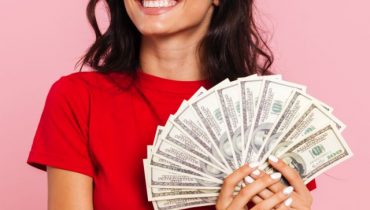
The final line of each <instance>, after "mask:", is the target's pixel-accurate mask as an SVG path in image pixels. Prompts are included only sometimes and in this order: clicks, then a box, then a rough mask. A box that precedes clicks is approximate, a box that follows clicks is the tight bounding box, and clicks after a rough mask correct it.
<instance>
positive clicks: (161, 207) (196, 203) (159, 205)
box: [153, 197, 217, 210]
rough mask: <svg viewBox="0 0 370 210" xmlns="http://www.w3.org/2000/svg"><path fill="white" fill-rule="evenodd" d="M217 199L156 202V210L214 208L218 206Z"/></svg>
mask: <svg viewBox="0 0 370 210" xmlns="http://www.w3.org/2000/svg"><path fill="white" fill-rule="evenodd" d="M216 200H217V197H207V198H178V199H171V200H163V201H154V202H153V206H154V209H155V210H174V209H188V208H195V207H201V206H212V205H215V204H216Z"/></svg>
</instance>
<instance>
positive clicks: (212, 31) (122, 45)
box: [75, 0, 273, 84]
mask: <svg viewBox="0 0 370 210" xmlns="http://www.w3.org/2000/svg"><path fill="white" fill-rule="evenodd" d="M98 2H99V0H90V1H89V3H88V6H87V10H86V14H87V18H88V21H89V23H90V25H91V26H92V28H93V29H94V32H95V36H96V40H95V42H94V43H93V44H92V45H91V46H90V47H89V48H88V50H87V52H86V54H85V55H83V56H82V57H81V58H80V59H79V60H78V62H77V63H76V65H75V67H76V66H78V64H79V63H80V62H82V64H81V68H80V71H81V69H82V67H83V66H84V65H88V66H90V67H92V68H93V69H95V70H97V71H99V72H103V73H106V72H111V71H119V72H127V73H135V72H136V70H137V68H138V67H139V50H140V40H141V38H140V37H141V34H140V32H139V31H138V30H137V29H136V27H135V25H134V24H133V23H132V21H131V19H130V18H129V16H128V14H127V12H126V9H125V5H124V2H123V0H104V3H106V5H107V10H108V13H109V17H110V24H109V27H108V29H107V30H106V32H105V33H104V34H102V33H101V31H100V30H99V27H98V24H97V20H96V16H95V8H96V5H97V3H98ZM254 10H255V5H254V1H253V0H221V2H220V4H219V6H215V8H214V13H213V16H212V19H211V23H210V26H209V29H208V32H207V34H206V35H205V37H204V38H203V39H202V40H201V42H200V44H199V46H198V50H201V53H200V55H201V61H202V68H203V70H204V71H206V72H207V74H208V80H209V81H210V82H211V83H212V84H216V83H218V82H220V81H222V80H223V79H225V78H229V79H230V80H234V79H236V78H238V77H243V76H248V75H251V74H256V73H257V74H259V75H264V74H270V70H269V68H270V67H271V65H272V62H273V54H272V51H271V50H270V48H269V47H268V46H267V43H266V41H265V40H263V38H262V36H261V34H260V31H259V30H260V29H259V28H258V27H257V26H256V23H255V17H254Z"/></svg>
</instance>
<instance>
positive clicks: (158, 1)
mask: <svg viewBox="0 0 370 210" xmlns="http://www.w3.org/2000/svg"><path fill="white" fill-rule="evenodd" d="M181 1H182V0H136V2H137V3H138V5H139V8H140V10H141V11H142V12H143V13H144V14H146V15H161V14H164V13H166V12H168V11H170V10H172V9H173V8H175V7H176V6H177V5H178V4H179V3H180V2H181Z"/></svg>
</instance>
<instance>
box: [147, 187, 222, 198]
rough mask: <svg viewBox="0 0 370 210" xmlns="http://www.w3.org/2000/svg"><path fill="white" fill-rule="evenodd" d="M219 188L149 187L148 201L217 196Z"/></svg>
mask: <svg viewBox="0 0 370 210" xmlns="http://www.w3.org/2000/svg"><path fill="white" fill-rule="evenodd" d="M220 191H221V189H171V188H155V187H152V188H151V194H150V197H149V199H148V200H149V201H159V200H169V199H178V198H204V197H215V196H218V195H219V193H220Z"/></svg>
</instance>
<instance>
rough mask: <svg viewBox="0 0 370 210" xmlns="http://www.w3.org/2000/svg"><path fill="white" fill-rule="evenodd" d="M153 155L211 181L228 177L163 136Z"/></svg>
mask: <svg viewBox="0 0 370 210" xmlns="http://www.w3.org/2000/svg"><path fill="white" fill-rule="evenodd" d="M153 154H156V155H158V156H160V157H162V158H164V159H166V160H168V161H171V162H173V163H176V164H178V165H181V166H182V168H184V169H187V170H191V171H194V172H195V173H199V174H201V175H202V176H204V177H208V178H209V179H211V180H213V179H219V180H223V178H224V177H225V176H226V175H227V174H225V173H224V172H223V171H222V170H221V169H219V168H217V167H216V166H214V165H211V164H208V163H207V162H204V161H202V160H201V159H199V158H197V157H195V156H194V155H192V154H191V153H188V152H187V151H186V150H184V149H182V148H181V147H179V146H177V145H176V144H173V143H171V142H169V141H167V140H165V139H163V138H161V136H159V139H158V140H157V146H156V147H154V151H153Z"/></svg>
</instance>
